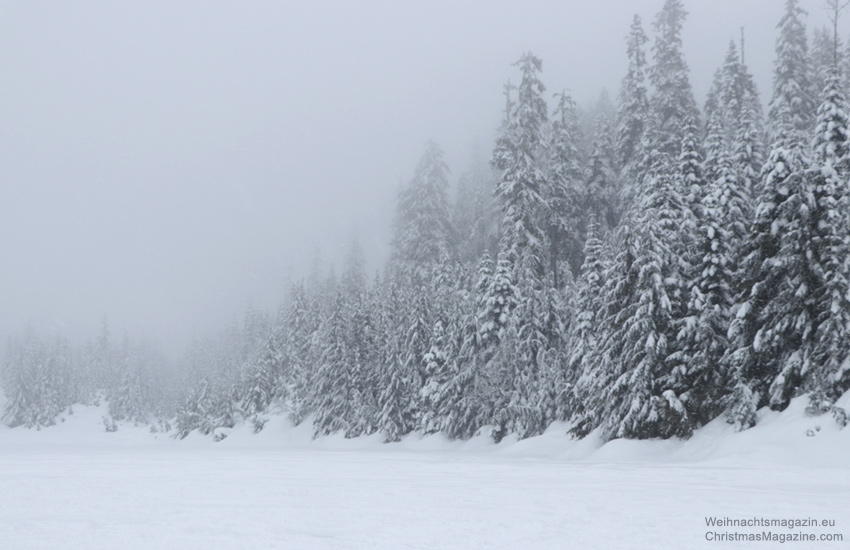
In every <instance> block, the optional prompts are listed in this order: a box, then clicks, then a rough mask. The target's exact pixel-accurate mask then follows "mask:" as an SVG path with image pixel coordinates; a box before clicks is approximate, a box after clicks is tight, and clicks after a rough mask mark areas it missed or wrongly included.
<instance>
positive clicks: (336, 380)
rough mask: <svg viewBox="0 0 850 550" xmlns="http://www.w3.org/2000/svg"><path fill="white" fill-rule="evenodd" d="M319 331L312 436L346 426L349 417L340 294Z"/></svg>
mask: <svg viewBox="0 0 850 550" xmlns="http://www.w3.org/2000/svg"><path fill="white" fill-rule="evenodd" d="M323 325H324V326H323V330H322V353H321V358H320V362H319V365H318V368H317V370H316V379H315V394H316V397H315V403H316V405H315V406H316V417H315V418H314V420H313V437H319V436H320V435H328V434H332V433H335V432H339V431H343V432H344V431H346V430H348V429H349V427H350V424H351V417H352V412H353V411H352V407H353V406H354V405H355V404H354V403H352V389H353V388H352V386H353V380H352V379H351V376H352V365H351V362H352V358H351V353H350V350H349V349H348V345H347V344H348V342H347V338H346V336H347V334H346V328H347V327H346V319H345V317H344V304H343V299H342V295H341V294H340V295H338V296H337V299H336V304H335V306H334V309H333V311H332V312H331V314H330V316H329V317H328V318H327V319H325V321H324V323H323Z"/></svg>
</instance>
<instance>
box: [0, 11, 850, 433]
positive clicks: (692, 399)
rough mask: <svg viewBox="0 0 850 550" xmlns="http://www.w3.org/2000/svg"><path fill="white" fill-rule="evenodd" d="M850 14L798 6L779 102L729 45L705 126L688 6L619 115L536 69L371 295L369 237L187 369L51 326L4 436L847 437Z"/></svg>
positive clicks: (784, 42)
mask: <svg viewBox="0 0 850 550" xmlns="http://www.w3.org/2000/svg"><path fill="white" fill-rule="evenodd" d="M833 4H834V9H833V11H832V13H831V15H832V19H833V21H834V22H835V23H836V24H835V25H834V26H833V28H829V29H816V30H815V32H814V33H813V34H811V35H810V34H809V33H808V31H807V29H806V26H805V15H806V14H805V12H804V11H803V10H802V9H801V8H800V7H799V6H798V2H797V1H796V0H787V1H786V3H785V8H784V14H783V15H782V18H781V19H780V21H779V22H778V25H777V33H778V35H777V38H776V54H775V61H774V67H773V89H772V90H771V91H770V94H769V99H768V100H767V102H766V108H764V107H763V103H762V100H761V98H760V95H759V92H758V90H756V86H755V83H754V80H753V78H752V76H751V73H750V71H749V69H748V67H747V65H746V64H745V52H744V51H743V43H738V42H737V41H735V40H733V41H731V42H730V44H729V48H728V50H727V51H726V52H725V56H724V55H723V54H724V52H718V60H722V63H721V64H720V66H719V68H718V69H717V71H716V72H715V74H714V80H713V84H712V86H711V89H710V91H709V93H708V96H707V99H706V101H705V104H704V105H703V106H702V108H701V109H700V107H699V106H698V104H697V101H696V100H695V98H694V95H693V92H692V89H691V85H690V81H689V69H688V64H687V62H686V60H685V58H684V55H683V51H682V40H683V36H682V29H683V23H684V21H685V18H686V15H687V12H686V11H685V9H684V6H683V4H682V2H681V0H666V2H665V3H664V5H663V8H662V9H661V11H660V12H659V13H658V14H657V16H656V18H655V20H654V21H653V22H652V25H651V29H650V30H651V37H650V36H648V35H647V33H646V31H645V28H644V24H643V22H642V21H641V19H640V18H639V17H637V16H635V18H634V21H633V23H632V25H631V28H630V29H629V30H628V35H627V37H626V42H625V45H626V49H625V54H626V55H627V57H628V70H627V73H626V74H625V76H624V78H623V80H622V86H621V89H620V93H619V96H618V98H617V101H616V104H615V102H614V101H612V100H610V99H608V98H607V96H603V97H602V98H601V99H600V101H599V102H598V103H597V104H596V105H595V106H593V107H592V108H589V109H579V108H578V106H577V105H576V103H575V102H574V100H573V99H572V98H571V97H570V95H569V94H568V93H567V92H565V91H564V92H557V93H554V94H553V93H552V92H551V91H549V90H547V89H546V87H545V85H544V83H543V74H544V73H543V64H542V62H541V60H540V59H539V58H537V57H535V55H533V54H532V53H525V54H523V55H522V56H521V57H520V59H519V61H517V62H516V63H515V64H514V67H515V75H514V78H513V80H514V82H515V84H511V83H510V82H509V83H508V84H506V85H505V88H504V91H503V93H504V97H505V107H504V112H503V116H502V122H501V126H500V128H499V129H498V131H497V134H496V136H494V137H495V139H494V145H493V148H492V154H491V155H490V158H489V159H481V158H478V159H472V160H471V162H470V165H469V168H468V170H467V171H466V172H464V173H463V174H462V175H461V176H460V178H459V181H458V182H457V185H456V187H452V185H451V182H450V174H449V171H448V167H447V165H446V163H445V162H444V158H443V153H442V151H441V149H440V147H439V146H438V145H437V144H435V143H429V144H427V146H426V147H425V151H424V153H423V155H422V157H421V160H420V161H419V164H418V165H417V166H416V167H415V169H414V170H413V176H412V178H410V180H409V181H408V182H407V183H406V185H404V187H403V188H402V189H401V190H400V193H399V196H398V202H397V210H396V215H395V223H394V226H393V235H394V236H393V239H392V242H391V257H390V259H389V261H388V263H387V265H386V266H385V268H384V269H383V270H382V271H381V273H380V274H379V275H378V276H376V277H374V279H373V278H372V277H371V276H367V274H366V272H365V268H364V264H365V260H364V258H363V254H362V252H361V250H360V247H359V246H358V244H357V242H356V240H355V241H352V243H351V246H350V252H349V254H348V257H347V259H346V261H345V263H344V265H343V266H342V269H341V270H340V272H339V275H338V276H337V275H336V274H335V272H333V271H331V273H330V274H325V273H320V272H318V271H316V272H314V273H313V274H312V275H311V276H309V277H307V278H306V279H304V280H302V281H298V282H295V283H294V284H293V285H292V287H291V289H290V290H289V293H288V298H287V300H286V301H285V302H284V303H283V304H282V305H281V307H280V309H279V310H278V311H277V312H276V314H274V315H272V314H268V313H266V312H264V311H262V310H258V309H251V310H249V311H248V312H247V313H246V314H245V317H244V321H243V322H241V323H238V324H234V326H233V327H231V328H230V329H229V330H226V331H224V332H222V333H220V334H215V335H211V336H209V337H208V338H205V339H198V340H197V341H195V342H193V343H192V345H191V346H190V347H189V349H187V350H186V352H185V353H184V355H183V356H182V358H181V359H180V361H179V364H177V365H169V364H167V362H166V361H165V360H164V359H163V357H162V355H160V354H159V353H157V351H156V350H155V348H153V347H151V346H149V345H145V344H143V343H139V342H136V341H134V340H132V339H131V338H129V337H124V338H123V339H116V338H115V337H114V336H113V335H112V334H111V333H110V328H109V326H108V323H106V322H105V321H104V323H103V327H102V330H101V333H100V334H99V335H98V337H97V338H96V339H95V340H93V341H92V342H90V343H89V344H87V345H85V346H74V345H71V344H70V343H69V342H67V341H66V340H64V339H63V338H62V337H59V336H56V337H45V336H43V335H39V334H36V333H34V332H33V331H29V332H27V333H25V334H23V335H21V336H20V337H18V338H15V339H13V340H10V342H9V343H8V345H7V357H6V358H5V361H4V363H3V369H2V378H1V379H0V380H1V381H2V387H3V390H4V392H5V394H6V396H7V402H6V407H5V410H4V411H3V419H4V421H5V422H6V423H7V424H8V425H9V426H12V427H16V426H25V427H29V428H41V427H46V426H50V425H51V424H54V423H55V422H57V421H58V419H60V418H61V417H62V416H63V415H65V414H69V413H72V412H73V406H74V405H77V404H83V405H91V404H98V403H108V411H109V417H105V418H104V425H105V429H107V430H115V429H120V425H121V423H122V422H131V423H136V424H140V423H144V424H149V425H150V426H151V430H152V431H167V432H169V433H171V434H172V435H173V436H174V437H178V438H182V437H185V436H186V435H187V434H189V433H190V432H192V431H194V430H197V431H199V432H200V433H203V434H210V435H212V436H213V437H216V438H221V437H224V436H225V434H226V430H223V429H222V428H229V427H233V426H234V425H236V424H237V423H239V422H250V423H252V425H253V427H254V429H255V430H257V431H259V430H262V429H263V425H264V423H265V421H266V420H267V419H268V418H269V416H271V415H288V416H289V417H290V418H291V420H292V421H293V422H294V423H301V422H311V423H312V426H313V429H314V433H315V435H316V436H317V437H318V436H322V435H326V434H332V433H342V434H344V435H345V437H357V436H359V435H362V434H374V433H379V434H382V437H383V438H385V440H386V441H388V442H391V441H398V440H399V439H400V438H402V437H404V436H405V435H406V434H409V433H414V432H415V433H421V434H432V433H438V432H439V433H443V434H445V435H446V436H447V437H450V438H461V439H463V438H469V437H472V436H473V435H476V434H479V433H483V434H486V435H489V436H492V437H493V439H494V440H495V441H499V440H501V439H502V438H504V437H506V436H508V435H514V436H516V437H519V438H526V437H531V436H534V435H538V434H540V433H542V432H543V431H544V430H546V429H547V428H548V427H549V426H550V425H551V424H552V423H553V422H558V421H563V422H566V423H565V424H564V426H567V427H568V428H565V429H569V431H570V433H571V434H572V435H573V436H575V437H584V436H586V435H588V434H590V433H592V432H593V433H597V434H598V435H599V436H600V437H601V438H602V439H603V440H610V439H615V438H637V439H647V438H671V437H678V438H687V437H689V436H690V435H691V434H692V433H693V431H694V430H695V429H697V428H699V427H701V426H703V425H705V424H706V423H708V422H709V421H712V420H713V419H715V418H718V417H721V416H722V417H725V418H726V419H727V420H728V422H730V423H732V424H734V425H735V426H736V427H737V428H738V429H740V430H743V429H747V428H749V427H752V426H753V425H754V424H755V423H756V421H757V411H758V410H759V409H760V408H762V407H766V406H767V407H770V408H772V409H775V410H781V409H783V408H785V407H786V406H787V405H788V403H789V401H790V400H791V399H792V398H794V397H797V396H800V395H807V396H808V400H809V409H808V410H809V412H810V413H811V414H813V415H821V414H830V415H832V416H834V418H835V420H836V421H837V422H839V423H840V424H841V425H844V424H845V423H846V422H847V417H846V413H845V411H843V410H841V409H840V408H838V407H836V406H835V405H834V403H835V401H836V400H837V399H838V398H839V397H840V396H841V395H842V394H843V393H844V392H845V391H847V390H848V389H849V388H850V361H848V355H850V334H848V330H850V263H848V262H850V254H848V251H850V204H848V201H850V187H849V186H850V135H848V132H850V120H848V114H847V113H848V109H847V105H846V97H847V92H848V89H850V42H848V44H847V45H846V46H842V45H841V44H840V41H839V39H838V33H837V21H838V16H839V15H840V9H839V4H840V3H838V2H833ZM624 30H625V29H624ZM494 92H495V93H498V90H496V91H494ZM452 189H454V190H455V191H456V192H455V194H454V196H453V197H451V196H450V195H451V191H452Z"/></svg>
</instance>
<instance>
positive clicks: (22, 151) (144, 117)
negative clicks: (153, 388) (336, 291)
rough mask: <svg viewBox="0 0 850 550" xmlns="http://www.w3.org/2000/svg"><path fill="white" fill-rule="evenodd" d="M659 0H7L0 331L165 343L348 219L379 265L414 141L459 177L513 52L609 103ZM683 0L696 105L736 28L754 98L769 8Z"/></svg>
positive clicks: (273, 275)
mask: <svg viewBox="0 0 850 550" xmlns="http://www.w3.org/2000/svg"><path fill="white" fill-rule="evenodd" d="M662 4H663V2H662V0H639V1H634V0H628V1H626V0H618V1H614V0H597V1H594V2H577V1H571V2H563V1H548V2H543V1H532V2H493V1H469V2H454V1H445V0H440V1H429V2H398V1H395V0H393V1H390V0H386V1H370V2H344V1H335V2H307V1H302V2H297V3H296V2H223V1H209V0H203V1H201V0H193V1H178V2H175V1H171V0H169V1H147V2H134V3H131V2H112V1H107V0H101V1H92V0H78V1H76V2H43V1H28V2H12V1H0V289H2V290H1V291H0V337H5V336H7V335H9V334H15V333H17V332H19V331H20V330H21V329H22V328H23V327H24V326H25V325H27V324H31V325H33V326H35V327H36V328H38V329H42V330H44V329H48V330H50V329H60V330H62V331H64V332H66V333H67V334H68V335H69V336H71V337H75V338H82V337H89V336H91V335H93V333H94V332H95V331H96V330H97V325H98V323H99V322H100V319H101V318H102V317H103V316H104V315H106V316H107V318H108V319H109V320H110V323H111V324H112V325H113V330H118V331H121V330H124V329H126V330H128V331H129V332H130V334H132V335H138V336H141V337H145V338H150V339H153V340H156V341H160V342H162V343H163V344H165V345H166V346H168V348H169V349H172V350H177V349H179V348H180V346H181V345H182V344H183V343H185V342H186V340H187V339H189V338H191V337H192V336H193V335H197V334H202V333H205V332H208V331H209V330H212V329H214V328H216V327H219V326H221V325H223V324H227V323H230V322H232V321H233V320H234V319H236V318H238V317H239V316H240V315H241V312H242V311H243V310H244V309H245V307H246V306H247V305H248V304H249V303H253V304H256V305H259V306H262V307H274V306H275V304H276V303H277V302H278V301H279V300H280V299H281V298H282V297H283V296H284V294H285V290H286V286H287V282H288V280H290V279H292V278H298V277H301V276H303V275H304V274H306V272H307V269H308V267H309V265H310V263H311V261H312V258H313V256H314V254H315V250H316V249H317V248H320V249H321V250H322V256H323V258H324V260H325V265H326V266H327V265H329V264H330V263H331V262H337V263H338V262H339V260H340V258H341V256H342V254H343V251H344V248H345V245H346V244H347V242H348V241H349V240H350V235H351V234H352V233H353V231H355V230H356V231H357V232H358V234H359V237H360V241H361V244H362V246H363V248H364V249H365V251H366V254H367V256H368V260H369V266H370V270H371V271H375V270H377V269H378V268H379V267H380V266H381V265H382V263H383V262H384V260H385V258H386V255H387V248H388V247H387V243H388V241H389V238H390V237H389V229H390V222H391V219H392V211H393V207H394V200H395V192H396V189H397V186H398V184H399V182H400V181H402V180H407V179H408V178H409V177H410V174H411V173H412V171H413V168H414V166H415V164H416V161H417V159H418V156H419V154H420V153H421V151H422V149H423V145H424V144H425V142H426V141H427V140H428V139H434V140H436V141H437V142H439V143H440V144H441V145H442V146H443V148H444V149H445V150H446V152H447V156H448V160H449V163H450V166H451V168H452V173H453V177H454V178H456V177H457V176H459V175H460V174H461V173H462V172H463V170H464V169H465V167H466V166H467V164H468V162H469V159H470V158H471V156H472V153H473V151H474V150H476V149H477V150H478V152H479V153H480V154H482V155H484V156H486V155H487V154H488V153H489V148H490V143H491V139H492V136H493V131H494V129H495V127H496V125H497V124H498V120H499V117H500V116H501V109H502V106H503V98H502V95H501V90H502V84H503V83H504V82H505V81H506V80H507V79H508V78H512V79H514V80H516V78H517V77H516V73H515V69H514V68H513V67H512V66H511V63H512V62H513V61H515V60H516V59H517V58H518V57H519V56H520V54H521V53H522V52H523V51H526V50H531V51H533V52H534V53H536V54H537V55H538V56H540V57H541V58H542V59H543V63H544V65H543V68H544V71H543V78H544V81H545V83H546V85H547V88H548V91H549V92H551V93H554V92H556V91H559V90H561V89H564V88H567V89H569V90H570V91H571V92H572V94H573V95H574V97H576V98H577V99H578V100H579V102H580V103H585V104H586V103H589V102H591V101H593V100H594V99H595V98H596V96H597V95H598V94H599V92H600V91H601V90H602V89H603V88H606V89H607V90H608V91H609V93H610V95H611V96H612V97H616V93H617V91H618V87H619V82H620V79H621V78H622V76H623V74H624V72H625V68H626V56H625V51H624V50H625V45H624V39H623V37H624V36H625V35H626V33H627V31H628V28H629V25H630V23H631V18H632V15H633V14H634V13H635V12H637V13H639V14H640V15H641V16H642V17H643V19H644V26H645V29H646V31H647V33H648V34H649V35H650V36H652V32H651V22H652V20H653V16H654V14H655V13H656V12H657V11H658V10H659V9H660V8H661V5H662ZM685 4H686V8H687V9H688V10H689V12H690V16H689V18H688V21H687V24H686V27H685V30H684V42H685V50H686V53H687V55H688V61H689V63H690V67H691V81H692V84H693V85H694V89H695V92H696V95H697V99H698V101H699V102H700V103H701V102H702V99H703V98H704V95H705V92H706V90H707V88H708V85H709V83H710V79H711V76H712V74H713V72H714V70H715V68H716V67H718V66H719V65H720V63H721V62H722V60H723V57H724V55H725V52H726V48H727V45H728V42H729V40H730V39H731V38H734V39H736V40H737V39H738V36H739V27H740V26H745V27H746V55H747V62H748V64H749V65H750V68H751V70H752V72H753V73H754V74H755V77H756V80H757V84H758V86H759V90H760V92H761V95H762V99H763V100H766V99H767V97H768V96H769V90H770V88H769V86H770V78H771V72H770V71H771V68H772V61H773V48H774V40H775V26H776V23H777V22H778V20H779V18H780V16H781V13H782V9H783V4H784V2H781V1H779V0H748V1H746V2H741V1H740V0H712V1H710V2H708V1H704V0H690V1H686V2H685ZM803 6H804V7H805V8H806V9H807V10H808V11H809V14H810V15H809V20H808V22H809V28H810V29H811V28H812V27H813V26H815V25H822V24H824V23H825V22H826V16H825V14H824V13H823V10H822V9H821V5H820V2H817V1H814V0H809V1H806V2H803Z"/></svg>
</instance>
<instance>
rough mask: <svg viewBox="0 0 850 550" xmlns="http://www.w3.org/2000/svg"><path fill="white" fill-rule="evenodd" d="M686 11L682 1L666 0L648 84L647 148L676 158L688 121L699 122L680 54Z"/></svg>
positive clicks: (657, 20)
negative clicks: (649, 120)
mask: <svg viewBox="0 0 850 550" xmlns="http://www.w3.org/2000/svg"><path fill="white" fill-rule="evenodd" d="M686 16H687V12H686V11H685V8H684V6H683V5H682V2H681V0H666V1H665V2H664V7H663V8H662V9H661V11H660V12H659V13H658V15H657V16H656V18H655V22H654V24H653V27H654V29H655V32H656V37H655V43H654V44H653V47H652V50H653V57H654V59H653V61H654V63H653V65H652V67H650V69H649V81H650V83H651V84H652V87H653V92H652V96H651V98H650V106H651V115H652V124H653V126H654V127H655V128H654V131H653V132H652V133H651V136H650V137H651V139H652V141H651V142H650V145H652V146H653V147H654V149H655V150H656V151H657V152H658V153H665V154H667V155H668V156H670V157H671V158H676V157H678V155H679V153H680V150H681V144H682V140H683V138H684V129H685V127H686V123H687V121H688V120H695V121H696V120H699V109H698V108H697V105H696V101H695V100H694V96H693V92H692V90H691V84H690V81H689V79H688V64H687V62H686V61H685V57H684V54H683V52H682V25H683V23H684V21H685V17H686Z"/></svg>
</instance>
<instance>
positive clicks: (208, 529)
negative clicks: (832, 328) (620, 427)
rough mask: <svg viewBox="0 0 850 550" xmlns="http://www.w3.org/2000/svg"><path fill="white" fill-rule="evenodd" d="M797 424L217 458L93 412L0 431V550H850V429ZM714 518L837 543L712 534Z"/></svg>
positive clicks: (410, 442)
mask: <svg viewBox="0 0 850 550" xmlns="http://www.w3.org/2000/svg"><path fill="white" fill-rule="evenodd" d="M845 397H847V396H845ZM844 405H845V406H846V405H848V403H844ZM804 407H805V401H804V400H796V401H795V402H794V403H792V406H791V407H790V408H789V409H788V410H787V411H785V412H783V413H781V414H780V413H773V412H770V411H762V413H761V414H762V418H761V422H760V424H759V426H757V427H756V428H755V429H753V430H750V431H748V432H744V433H741V434H735V433H732V431H731V429H730V427H728V426H727V425H726V424H724V423H723V422H722V421H717V422H715V423H712V424H710V425H709V426H707V427H705V428H704V429H702V430H700V431H699V432H698V433H697V434H696V435H695V436H694V437H693V438H692V439H690V440H689V441H687V442H680V441H650V442H646V441H644V442H636V441H614V442H611V443H609V444H607V445H604V446H601V445H600V444H599V443H598V441H595V440H594V439H592V438H588V439H587V440H584V441H572V440H570V439H569V438H567V437H566V436H565V435H564V434H563V432H564V428H565V427H564V426H555V427H553V428H552V429H551V430H550V431H549V432H547V433H546V434H544V435H543V436H541V437H537V438H532V439H529V440H525V441H521V442H511V441H508V442H503V443H502V444H500V445H494V444H492V443H490V442H489V441H487V440H486V439H485V438H479V439H475V440H472V441H468V442H448V441H445V440H444V439H443V438H441V437H428V438H420V437H415V436H411V437H409V438H408V439H407V440H405V441H403V442H401V443H398V444H391V445H383V444H381V442H380V439H378V438H360V439H357V440H345V439H343V438H341V437H329V438H323V439H320V440H317V441H312V440H311V438H310V435H311V434H310V431H309V428H307V427H303V428H302V427H298V428H292V427H291V426H289V425H288V423H287V422H285V421H284V420H282V419H273V420H272V421H270V422H269V423H268V424H267V425H266V428H265V430H264V431H263V432H262V433H260V434H258V435H255V434H253V433H251V430H250V429H249V428H248V427H242V428H237V429H235V430H234V431H232V432H231V433H230V434H229V436H228V437H227V439H225V440H224V441H221V442H219V443H214V442H213V441H212V440H211V439H209V438H205V437H200V436H195V435H192V436H190V437H189V438H187V439H186V440H184V441H174V440H172V439H170V438H168V437H167V436H165V435H162V434H159V435H157V436H154V435H151V434H149V433H148V431H147V429H142V428H133V427H132V426H121V427H120V429H119V430H118V431H117V432H115V433H106V432H105V431H104V429H103V424H102V422H101V414H102V411H100V410H98V409H94V408H89V409H81V408H77V409H76V410H75V414H74V415H73V416H70V417H68V418H67V420H66V421H65V422H63V423H61V424H59V425H58V426H55V427H51V428H48V429H45V430H42V431H38V432H36V431H31V430H23V429H15V430H12V429H8V428H0V548H3V549H6V548H8V549H10V550H28V549H50V550H56V549H86V550H90V549H98V548H103V549H107V548H108V549H168V548H174V549H193V548H199V549H230V548H233V549H240V550H244V549H261V548H283V549H312V548H322V549H324V548H328V549H352V548H354V549H356V548H362V549H370V550H371V549H393V550H396V549H404V548H423V549H424V548H433V549H443V548H457V549H465V550H469V549H479V548H480V549H488V550H491V549H501V548H505V549H537V548H541V549H549V548H551V549H559V550H560V549H592V548H606V549H607V548H612V549H639V548H652V549H658V548H671V549H678V550H681V549H690V548H710V547H716V548H785V547H787V546H788V543H786V544H782V543H779V542H768V543H765V542H761V543H755V542H731V543H730V542H716V543H714V544H713V543H712V542H709V541H707V540H706V533H707V532H718V533H725V532H740V533H762V532H766V531H772V532H774V533H782V534H789V533H797V532H801V533H813V534H815V535H816V536H819V535H820V534H822V533H839V534H842V535H843V536H844V540H843V541H839V542H822V541H816V542H810V543H808V544H806V543H804V544H802V545H801V546H802V547H804V548H848V547H850V546H848V545H850V428H848V429H845V430H843V431H840V430H838V429H837V427H836V426H835V423H834V422H833V421H832V420H831V419H830V418H826V417H824V418H818V419H813V418H808V417H806V416H805V415H804V413H803V409H804ZM810 430H811V432H809V431H810ZM807 432H808V433H811V434H814V436H811V435H807ZM710 516H719V517H722V518H725V517H731V518H753V517H758V518H766V519H806V518H815V519H818V520H822V519H829V520H834V521H835V526H834V527H827V528H822V527H819V526H818V527H797V528H794V529H789V528H787V527H773V528H769V527H768V528H758V527H738V528H722V527H715V528H711V527H707V526H706V517H710Z"/></svg>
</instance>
